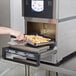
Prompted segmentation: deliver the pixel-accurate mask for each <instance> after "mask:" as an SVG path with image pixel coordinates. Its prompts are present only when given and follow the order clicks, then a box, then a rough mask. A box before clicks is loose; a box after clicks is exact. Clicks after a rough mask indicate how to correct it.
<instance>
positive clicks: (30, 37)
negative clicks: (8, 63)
mask: <svg viewBox="0 0 76 76" xmlns="http://www.w3.org/2000/svg"><path fill="white" fill-rule="evenodd" d="M25 36H26V37H27V39H28V40H30V41H32V42H33V43H36V44H38V43H44V42H48V41H49V40H51V39H49V38H45V37H43V36H39V35H25Z"/></svg>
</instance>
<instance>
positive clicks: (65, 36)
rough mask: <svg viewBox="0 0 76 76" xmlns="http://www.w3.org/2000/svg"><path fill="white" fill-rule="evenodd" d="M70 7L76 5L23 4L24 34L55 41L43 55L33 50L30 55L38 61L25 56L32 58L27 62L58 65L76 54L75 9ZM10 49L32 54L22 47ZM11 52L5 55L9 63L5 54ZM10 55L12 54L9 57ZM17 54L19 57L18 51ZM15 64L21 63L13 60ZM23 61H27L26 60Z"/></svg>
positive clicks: (51, 0)
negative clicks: (40, 36)
mask: <svg viewBox="0 0 76 76" xmlns="http://www.w3.org/2000/svg"><path fill="white" fill-rule="evenodd" d="M71 3H75V2H73V1H67V3H66V0H23V16H24V19H25V33H26V34H38V35H43V36H46V37H49V38H51V40H52V41H53V43H52V44H50V49H47V47H45V48H46V49H45V50H44V51H43V50H41V51H43V52H41V51H40V49H39V48H34V49H33V50H32V51H31V50H30V51H31V53H32V52H33V53H34V52H35V53H37V54H36V55H37V56H36V55H35V56H36V57H38V58H36V59H34V58H31V57H30V56H29V55H30V54H29V53H28V55H27V56H26V55H25V54H24V55H25V56H26V57H29V58H27V59H28V60H30V61H31V60H32V61H36V60H38V59H39V61H37V62H38V64H37V65H39V63H40V62H43V63H50V64H54V65H57V64H59V63H60V62H61V61H62V60H64V59H65V58H66V57H67V56H69V55H70V54H72V53H74V52H76V12H75V8H76V6H75V5H74V6H73V4H71ZM70 4H71V5H70ZM70 8H72V9H70ZM10 47H11V48H13V49H14V48H15V50H19V49H21V50H26V52H28V51H29V50H28V49H26V48H24V47H23V46H22V47H23V48H22V47H21V46H10ZM25 47H26V46H25ZM11 48H9V49H11ZM29 48H30V47H29ZM40 48H41V47H40ZM9 49H8V50H6V51H3V57H4V58H5V59H8V58H6V55H7V54H6V53H7V52H9ZM37 49H38V50H37ZM36 50H37V51H36ZM19 51H20V50H19ZM22 52H24V51H21V53H22ZM11 53H12V52H9V54H11ZM14 54H17V53H16V51H15V53H14ZM18 55H19V54H18ZM8 56H9V55H8ZM25 56H24V57H25ZM33 56H34V54H33ZM13 58H14V57H13ZM8 60H10V59H8ZM13 60H15V61H16V60H18V59H16V58H14V59H12V61H13ZM23 60H25V59H24V58H23ZM18 62H20V61H18ZM25 62H26V60H25ZM25 62H23V63H25ZM28 65H29V64H28Z"/></svg>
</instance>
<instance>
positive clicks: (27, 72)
mask: <svg viewBox="0 0 76 76" xmlns="http://www.w3.org/2000/svg"><path fill="white" fill-rule="evenodd" d="M25 76H30V66H28V65H25Z"/></svg>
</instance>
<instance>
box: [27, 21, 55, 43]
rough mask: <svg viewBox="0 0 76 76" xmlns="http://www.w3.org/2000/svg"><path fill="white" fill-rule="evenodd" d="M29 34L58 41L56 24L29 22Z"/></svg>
mask: <svg viewBox="0 0 76 76" xmlns="http://www.w3.org/2000/svg"><path fill="white" fill-rule="evenodd" d="M26 30H27V34H35V35H36V34H38V35H42V36H45V37H49V38H51V39H52V40H55V41H56V24H51V23H40V22H27V28H26Z"/></svg>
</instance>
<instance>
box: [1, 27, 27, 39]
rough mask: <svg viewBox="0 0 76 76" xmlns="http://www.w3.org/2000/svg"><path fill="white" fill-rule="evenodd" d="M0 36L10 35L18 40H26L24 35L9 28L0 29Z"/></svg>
mask: <svg viewBox="0 0 76 76" xmlns="http://www.w3.org/2000/svg"><path fill="white" fill-rule="evenodd" d="M0 34H9V35H12V36H15V37H16V38H17V40H25V39H26V38H25V37H24V35H23V33H21V32H20V31H17V30H13V29H11V28H8V27H0Z"/></svg>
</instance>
